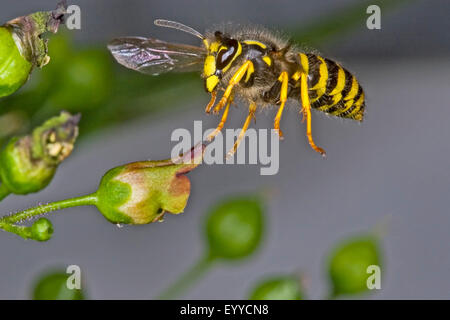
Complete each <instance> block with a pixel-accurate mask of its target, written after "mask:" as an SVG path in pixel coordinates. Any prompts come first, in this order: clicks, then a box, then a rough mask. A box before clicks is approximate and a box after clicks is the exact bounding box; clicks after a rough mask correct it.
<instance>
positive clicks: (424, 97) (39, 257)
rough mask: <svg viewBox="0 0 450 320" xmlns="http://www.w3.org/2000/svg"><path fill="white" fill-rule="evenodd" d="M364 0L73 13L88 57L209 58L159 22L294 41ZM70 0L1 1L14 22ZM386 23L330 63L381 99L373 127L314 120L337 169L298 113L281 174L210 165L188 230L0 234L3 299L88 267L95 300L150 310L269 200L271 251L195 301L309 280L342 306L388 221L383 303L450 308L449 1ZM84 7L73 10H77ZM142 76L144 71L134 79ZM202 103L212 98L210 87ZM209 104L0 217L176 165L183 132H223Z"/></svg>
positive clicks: (109, 139) (137, 133)
mask: <svg viewBox="0 0 450 320" xmlns="http://www.w3.org/2000/svg"><path fill="white" fill-rule="evenodd" d="M358 1H359V0H345V1H344V0H341V1H333V0H320V1H317V0H315V1H312V0H311V1H306V0H304V1H298V0H296V1H285V0H282V1H280V0H278V1H273V0H262V1H235V0H227V1H211V0H201V1H200V0H198V1H197V0H195V1H194V0H192V1H181V0H177V1H143V0H142V1H120V0H108V1H106V0H95V1H93V0H90V1H87V0H86V1H72V2H71V3H73V4H78V5H80V7H81V9H82V19H83V20H82V30H81V31H74V33H75V37H76V39H77V41H78V43H105V44H106V43H107V41H108V40H110V39H111V38H113V37H115V36H123V35H141V36H150V35H152V36H156V37H163V38H165V39H168V40H176V41H184V42H188V43H195V38H192V37H190V36H189V35H184V34H182V33H177V32H173V31H168V30H161V29H158V28H156V27H154V26H153V24H152V21H153V20H154V19H155V18H166V19H173V20H178V21H181V22H183V23H186V24H188V25H191V26H193V27H195V28H196V29H199V30H200V31H202V30H204V29H205V28H207V27H210V26H211V25H212V24H214V23H217V22H224V21H234V22H240V23H247V22H251V23H257V24H263V25H265V26H267V27H271V28H275V29H281V30H283V29H284V30H287V29H289V30H290V29H292V28H293V27H295V26H297V25H299V21H305V22H311V20H312V19H313V18H314V17H320V16H321V15H322V14H326V13H332V12H333V11H334V10H338V9H340V8H343V7H345V6H346V5H348V4H349V3H352V2H358ZM55 2H56V1H50V0H49V1H41V0H39V1H36V0H21V1H17V0H2V2H1V4H0V6H1V10H0V21H6V20H9V19H11V18H13V17H16V16H19V15H23V14H25V13H29V12H33V11H36V10H42V9H52V8H53V7H54V6H55ZM411 2H412V3H411V4H410V5H407V6H404V7H399V8H397V9H395V10H393V11H392V12H388V13H384V12H383V11H382V29H381V30H373V31H371V30H368V29H367V28H366V26H365V24H361V26H360V27H358V28H355V30H354V31H353V32H351V33H348V34H346V35H344V36H342V37H340V38H337V39H336V40H335V41H331V42H330V43H327V44H325V45H323V46H322V47H320V48H319V50H321V51H322V53H323V54H324V55H326V56H329V57H333V58H336V59H338V60H339V61H341V62H342V63H343V64H344V65H345V66H346V67H347V68H348V69H350V70H352V71H354V72H355V74H356V75H357V76H358V78H359V80H360V82H361V83H362V85H363V86H364V88H365V91H366V93H367V118H366V120H365V121H364V123H363V124H362V125H358V124H355V123H353V122H350V121H343V120H339V119H332V118H329V117H326V116H323V115H322V114H319V113H315V114H314V116H313V131H314V137H315V140H316V142H317V143H318V145H320V146H322V147H324V148H325V149H326V151H327V154H328V158H327V159H326V160H323V159H321V158H320V156H319V155H318V154H316V153H314V152H313V151H312V150H311V149H310V148H309V146H308V144H307V141H306V138H305V134H304V132H305V128H304V126H303V125H302V124H301V123H300V120H299V117H298V114H297V111H296V109H295V108H294V106H293V107H292V108H290V109H289V110H287V111H286V112H285V114H284V117H283V120H282V129H283V131H284V134H285V137H286V138H285V140H284V141H282V142H281V143H280V171H279V173H278V174H277V175H275V176H260V175H259V166H256V165H246V166H244V165H240V166H225V165H222V166H220V165H215V166H202V167H200V168H198V169H197V170H195V171H194V172H192V173H191V174H190V179H191V181H192V184H193V190H192V195H191V198H190V200H189V204H188V206H187V208H186V210H185V212H184V213H183V214H182V215H179V216H168V217H167V218H166V219H165V221H164V222H163V223H155V224H150V225H146V226H137V227H136V226H133V227H123V228H118V227H116V226H115V225H111V224H109V223H107V222H106V221H105V220H104V218H103V217H102V216H101V214H100V213H99V212H97V211H96V209H94V208H75V209H69V210H66V211H65V212H63V213H61V214H57V215H54V216H52V222H53V223H54V227H55V234H54V237H53V239H52V240H51V241H49V242H48V243H44V244H43V243H36V242H33V241H23V240H21V239H20V238H18V237H16V236H14V235H11V234H7V233H1V234H0V238H1V239H0V252H1V257H2V259H1V262H0V298H1V299H21V298H29V289H30V286H31V282H32V280H33V279H34V278H35V277H36V276H37V275H38V274H39V273H40V272H42V271H43V270H45V269H46V268H47V267H51V266H67V265H70V264H76V265H79V266H80V267H81V269H82V271H83V276H84V277H83V281H85V283H86V289H87V293H88V296H89V298H93V299H149V298H153V297H155V296H156V295H157V294H158V293H159V292H160V291H161V290H162V289H164V288H165V287H167V286H168V285H169V284H170V283H172V281H173V280H174V279H175V278H176V277H177V276H178V275H180V274H181V273H182V272H183V271H184V270H186V268H188V267H189V266H191V265H192V264H193V263H194V262H195V261H196V259H197V258H199V257H200V256H201V255H202V253H203V250H204V241H203V233H202V232H203V221H204V219H203V218H204V215H205V212H206V211H207V209H208V208H209V207H210V205H211V204H213V203H214V202H215V201H217V200H218V199H220V198H222V197H223V196H226V195H232V194H236V193H241V192H254V191H258V190H261V189H265V188H268V189H270V190H272V195H271V197H270V198H268V199H267V207H268V212H267V220H268V222H267V224H268V225H267V230H266V232H267V234H266V238H265V241H264V244H263V247H262V248H261V250H260V251H259V252H258V253H257V254H256V255H255V256H253V257H252V259H249V260H247V261H245V262H243V263H240V264H238V265H228V264H224V265H219V266H218V267H217V268H215V269H214V270H212V272H210V273H209V274H208V275H207V276H206V277H205V278H204V279H203V280H202V281H200V283H199V284H198V285H196V286H195V287H193V288H192V290H190V291H189V292H187V294H186V295H184V296H183V298H192V299H202V298H209V299H241V298H245V297H246V296H247V294H248V291H249V290H250V289H251V288H252V287H253V285H254V284H255V283H256V282H257V281H258V280H259V279H261V277H263V276H268V275H271V274H278V273H284V272H293V271H297V270H300V271H302V272H303V273H304V274H305V275H306V277H307V286H308V287H307V292H308V297H309V298H314V299H318V298H322V297H324V296H326V294H327V290H328V288H327V278H326V274H325V268H324V267H325V264H324V262H325V258H326V255H327V254H328V252H329V250H330V249H331V248H332V247H333V246H334V244H335V243H336V242H337V241H338V240H340V239H343V238H345V237H347V236H351V235H352V234H357V233H359V232H366V231H370V230H372V229H373V228H374V227H375V225H377V224H379V223H384V221H387V233H386V235H385V236H384V238H383V242H382V244H383V249H384V261H385V263H384V267H383V270H382V271H383V279H382V289H381V290H379V291H378V292H376V293H375V294H373V295H371V296H370V298H373V299H411V298H412V299H418V298H425V299H431V298H438V299H443V298H445V299H448V298H450V279H449V276H448V275H449V271H450V245H449V244H450V234H449V232H448V231H449V225H450V215H449V209H448V204H449V201H450V197H449V186H450V170H449V160H448V157H449V156H450V143H449V138H450V127H449V125H448V120H449V119H450V105H449V101H450V90H449V89H450V86H449V85H450V59H449V53H450V34H449V32H448V31H449V29H450V23H449V18H448V15H449V13H450V2H449V1H443V0H442V1H438V0H435V1H411ZM69 3H70V1H69ZM130 72H131V71H130ZM198 90H199V91H200V90H203V89H202V84H201V80H200V79H199V87H198ZM207 102H208V96H207V95H206V94H205V95H203V96H201V98H199V99H197V100H189V101H185V102H183V103H184V104H186V105H191V106H192V107H186V108H183V109H182V110H181V111H179V112H178V113H171V114H170V116H167V115H162V114H161V115H157V116H151V117H145V118H142V119H140V120H138V121H134V122H133V123H127V124H124V125H123V126H119V127H116V128H114V129H108V130H107V131H103V132H101V133H100V134H96V135H95V136H93V137H91V138H90V139H89V140H83V141H82V142H81V143H80V144H79V145H78V146H77V148H76V150H75V153H74V154H73V156H71V158H70V159H69V160H68V161H66V162H65V163H63V165H62V166H61V168H60V170H59V171H58V173H57V175H56V177H55V179H54V180H53V182H52V183H51V185H50V186H49V187H48V188H46V189H45V190H44V191H42V192H40V193H39V194H35V195H31V196H27V197H19V196H11V197H10V198H8V199H6V200H5V201H2V203H1V206H0V207H1V212H3V213H8V212H10V211H14V210H18V209H23V208H27V207H30V206H34V205H36V204H38V203H40V202H46V201H54V200H59V199H62V198H67V197H70V196H76V195H81V194H84V193H87V192H92V191H94V190H95V189H96V187H97V184H98V182H99V180H100V178H101V176H102V174H103V173H104V172H105V171H106V170H107V169H109V168H112V167H114V166H117V165H120V164H123V163H127V162H131V161H137V160H144V159H149V158H151V159H164V158H167V157H168V156H169V155H170V152H171V148H172V146H173V143H171V142H170V135H171V133H172V131H173V130H174V129H176V128H187V129H189V130H191V129H192V128H193V121H194V120H202V121H203V126H204V128H211V127H215V125H216V124H217V122H218V119H217V117H214V116H207V115H205V114H204V112H203V110H204V106H205V104H206V103H207ZM245 113H246V111H245V108H243V107H242V106H241V108H239V109H235V110H232V112H231V113H230V121H229V122H228V123H227V126H228V128H238V127H240V126H241V124H242V122H243V119H244V116H245ZM274 114H275V112H273V114H272V113H261V114H259V115H258V116H257V124H256V125H254V127H256V128H271V127H272V123H273V116H274Z"/></svg>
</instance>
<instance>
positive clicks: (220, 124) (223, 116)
mask: <svg viewBox="0 0 450 320" xmlns="http://www.w3.org/2000/svg"><path fill="white" fill-rule="evenodd" d="M232 102H233V96H231V97H230V98H229V99H228V103H227V106H226V107H225V111H224V112H223V115H222V120H220V123H219V125H218V126H217V128H216V129H215V130H214V131H213V132H211V133H210V134H209V135H208V137H207V138H206V139H207V140H208V141H211V140H212V139H214V137H215V136H217V135H218V134H219V132H220V131H221V130H222V128H223V126H224V125H225V122H226V121H227V118H228V111H229V110H230V105H231V103H232Z"/></svg>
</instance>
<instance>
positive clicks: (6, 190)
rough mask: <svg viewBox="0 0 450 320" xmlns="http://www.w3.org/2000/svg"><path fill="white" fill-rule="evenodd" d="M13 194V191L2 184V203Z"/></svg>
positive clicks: (0, 198) (0, 196) (0, 193)
mask: <svg viewBox="0 0 450 320" xmlns="http://www.w3.org/2000/svg"><path fill="white" fill-rule="evenodd" d="M10 194H11V191H9V190H8V188H7V187H6V186H5V185H4V184H3V183H2V184H0V201H2V200H3V199H5V198H6V197H7V196H9V195H10Z"/></svg>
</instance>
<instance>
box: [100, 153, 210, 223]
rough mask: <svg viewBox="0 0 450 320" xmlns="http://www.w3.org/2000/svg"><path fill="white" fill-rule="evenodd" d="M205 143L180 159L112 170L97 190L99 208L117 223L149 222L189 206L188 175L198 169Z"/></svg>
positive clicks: (128, 165) (125, 166)
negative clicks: (166, 213) (186, 174)
mask: <svg viewBox="0 0 450 320" xmlns="http://www.w3.org/2000/svg"><path fill="white" fill-rule="evenodd" d="M204 149H205V146H204V145H198V146H196V147H195V148H193V149H192V150H191V151H190V152H188V153H187V154H185V155H183V156H181V157H180V158H179V159H176V160H170V159H169V160H162V161H142V162H135V163H130V164H127V165H124V166H120V167H117V168H114V169H111V170H109V171H108V172H107V173H106V174H105V175H104V176H103V178H102V180H101V182H100V186H99V188H98V190H97V192H96V197H97V202H96V205H97V208H98V210H99V211H100V212H101V213H102V214H103V215H104V216H105V217H106V218H107V219H108V220H109V221H111V222H113V223H125V224H147V223H151V222H155V221H158V220H161V219H162V217H163V216H164V214H165V212H169V213H173V214H179V213H181V212H183V211H184V208H185V207H186V204H187V201H188V198H189V194H190V189H191V184H190V181H189V179H188V178H187V177H186V176H185V175H184V174H185V173H188V172H189V171H191V170H193V169H194V168H196V167H197V166H198V165H199V164H200V162H201V159H202V157H203V152H204Z"/></svg>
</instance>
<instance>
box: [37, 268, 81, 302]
mask: <svg viewBox="0 0 450 320" xmlns="http://www.w3.org/2000/svg"><path fill="white" fill-rule="evenodd" d="M69 276H70V275H69V274H67V273H65V272H61V271H59V272H52V273H48V274H45V275H44V276H42V277H40V278H39V279H38V281H37V283H36V285H35V287H34V290H33V294H32V298H33V300H83V299H84V296H85V295H84V293H83V291H82V290H81V289H69V288H68V287H67V279H68V277H69Z"/></svg>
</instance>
